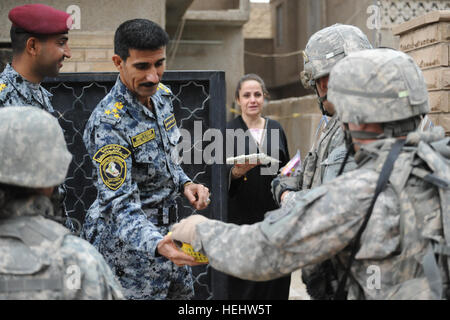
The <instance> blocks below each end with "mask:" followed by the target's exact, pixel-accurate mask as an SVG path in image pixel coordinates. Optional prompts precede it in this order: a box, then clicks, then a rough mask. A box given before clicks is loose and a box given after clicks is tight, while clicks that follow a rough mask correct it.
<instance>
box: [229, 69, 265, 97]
mask: <svg viewBox="0 0 450 320" xmlns="http://www.w3.org/2000/svg"><path fill="white" fill-rule="evenodd" d="M249 80H254V81H257V82H259V84H260V85H261V88H262V91H263V94H264V97H265V98H269V91H267V88H266V84H265V83H264V80H263V79H262V78H261V77H260V76H258V75H257V74H254V73H249V74H246V75H245V76H243V77H242V78H241V79H240V80H239V82H238V84H237V86H236V92H235V98H236V99H238V98H239V91H241V87H242V84H243V83H244V82H245V81H249Z"/></svg>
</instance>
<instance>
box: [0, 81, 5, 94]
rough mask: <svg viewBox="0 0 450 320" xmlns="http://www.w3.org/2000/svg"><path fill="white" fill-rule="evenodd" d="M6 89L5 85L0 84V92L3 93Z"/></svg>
mask: <svg viewBox="0 0 450 320" xmlns="http://www.w3.org/2000/svg"><path fill="white" fill-rule="evenodd" d="M5 88H6V84H5V83H0V92H2V91H3V89H5Z"/></svg>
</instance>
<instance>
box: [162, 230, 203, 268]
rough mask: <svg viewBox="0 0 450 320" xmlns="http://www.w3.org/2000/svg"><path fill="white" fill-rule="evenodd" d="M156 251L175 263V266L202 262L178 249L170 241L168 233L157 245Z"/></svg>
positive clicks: (193, 264) (194, 264)
mask: <svg viewBox="0 0 450 320" xmlns="http://www.w3.org/2000/svg"><path fill="white" fill-rule="evenodd" d="M157 250H158V253H159V254H160V255H162V256H164V257H166V258H167V259H169V260H170V261H172V262H173V263H175V264H176V265H177V266H179V267H182V266H185V265H188V266H191V267H193V266H199V265H202V264H204V263H201V262H196V261H195V258H194V257H192V256H190V255H188V254H186V253H184V252H183V251H181V250H179V249H178V248H177V246H176V245H175V243H174V242H173V241H172V238H171V236H170V235H166V236H165V237H164V238H163V239H162V240H161V241H160V242H159V243H158V246H157Z"/></svg>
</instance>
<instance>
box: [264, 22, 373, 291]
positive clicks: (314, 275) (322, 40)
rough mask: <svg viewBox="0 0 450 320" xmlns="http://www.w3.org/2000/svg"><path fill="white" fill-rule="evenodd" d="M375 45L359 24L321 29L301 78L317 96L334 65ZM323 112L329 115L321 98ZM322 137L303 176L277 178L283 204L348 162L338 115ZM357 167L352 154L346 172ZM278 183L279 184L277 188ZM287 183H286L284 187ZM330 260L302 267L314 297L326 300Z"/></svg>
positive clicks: (308, 52) (309, 49)
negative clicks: (289, 196)
mask: <svg viewBox="0 0 450 320" xmlns="http://www.w3.org/2000/svg"><path fill="white" fill-rule="evenodd" d="M370 48H372V46H371V44H370V42H369V40H368V39H367V37H366V35H365V34H364V33H363V32H362V31H361V30H360V29H358V28H357V27H355V26H351V25H342V24H335V25H332V26H330V27H327V28H324V29H322V30H319V31H318V32H316V33H315V34H313V35H312V36H311V38H310V39H309V40H308V43H307V44H306V48H305V51H304V53H303V62H304V70H303V72H302V76H301V80H302V83H303V86H304V87H305V88H314V89H315V90H316V93H317V95H319V93H318V91H317V89H316V83H317V81H318V80H319V79H320V78H323V77H325V76H328V75H329V74H330V72H331V69H332V68H333V67H334V65H335V64H336V63H337V62H339V61H340V60H342V59H343V58H344V57H346V56H347V55H348V54H350V53H351V52H355V51H359V50H363V49H370ZM319 106H320V109H321V111H322V113H323V114H324V117H325V114H327V115H329V114H328V113H327V112H326V110H325V109H324V107H323V103H322V102H320V100H319ZM320 130H321V131H320V136H319V138H318V140H316V141H315V142H314V144H313V146H312V148H311V150H310V151H309V152H308V154H307V156H306V157H305V159H304V161H303V165H302V170H301V173H300V176H299V177H297V178H292V177H282V176H279V177H277V178H276V179H275V180H274V182H273V186H274V191H273V193H274V197H275V199H276V201H278V203H279V204H280V205H281V201H280V200H281V199H280V197H281V195H282V193H283V192H284V191H285V190H292V191H299V190H303V191H304V192H307V190H309V189H311V188H314V187H317V186H319V185H321V184H322V183H325V182H327V181H330V180H332V179H334V178H335V177H336V176H337V175H338V173H339V170H340V168H341V166H342V164H343V162H344V159H345V156H346V153H347V152H346V151H347V150H346V148H345V143H344V133H343V131H342V128H341V123H340V121H339V118H338V116H337V114H336V113H335V114H334V115H332V116H331V118H328V122H327V124H326V126H325V127H324V128H320ZM355 167H356V164H355V161H354V160H353V157H351V156H350V157H348V159H347V161H346V164H345V167H344V168H343V172H346V171H350V170H353V169H354V168H355ZM277 185H278V187H276V186H277ZM283 185H286V186H283ZM326 264H328V262H326V263H325V264H323V265H321V266H315V267H313V266H310V267H308V268H305V269H304V270H302V272H303V274H302V277H303V281H305V282H306V284H307V288H308V292H309V294H310V295H311V296H312V297H313V298H320V299H324V295H325V294H324V293H318V291H323V290H325V289H319V287H320V288H322V287H324V286H326V285H327V284H326V283H330V282H332V280H327V281H325V280H324V279H325V277H329V276H330V274H331V273H332V270H330V267H329V266H326ZM299 277H300V273H299V272H295V273H293V274H292V278H299Z"/></svg>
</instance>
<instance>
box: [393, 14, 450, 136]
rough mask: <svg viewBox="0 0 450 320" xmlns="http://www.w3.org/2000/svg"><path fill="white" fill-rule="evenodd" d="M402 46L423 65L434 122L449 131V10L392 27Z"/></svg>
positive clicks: (402, 48)
mask: <svg viewBox="0 0 450 320" xmlns="http://www.w3.org/2000/svg"><path fill="white" fill-rule="evenodd" d="M393 31H394V34H395V35H398V36H400V42H399V47H400V50H402V51H404V52H405V53H407V54H409V55H410V56H411V57H412V58H413V59H414V61H415V62H416V63H417V64H418V65H419V67H420V68H421V69H422V72H423V75H424V78H425V81H426V83H427V88H428V94H429V101H430V109H431V111H430V114H429V117H430V119H431V120H432V121H433V123H434V124H436V125H440V126H442V127H444V129H445V131H446V134H447V135H450V10H445V11H434V12H431V13H428V14H426V15H424V16H421V17H418V18H415V19H412V20H410V21H408V22H405V23H403V24H400V25H398V26H397V27H395V28H394V29H393Z"/></svg>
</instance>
